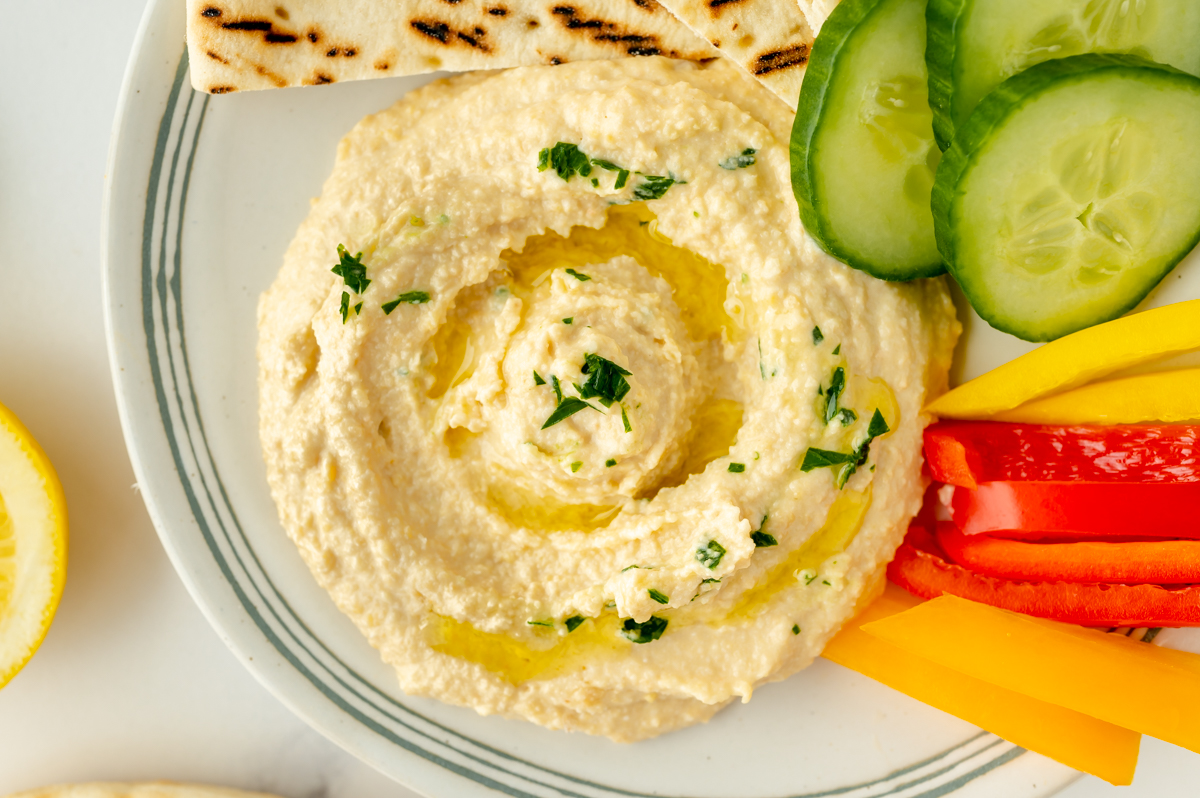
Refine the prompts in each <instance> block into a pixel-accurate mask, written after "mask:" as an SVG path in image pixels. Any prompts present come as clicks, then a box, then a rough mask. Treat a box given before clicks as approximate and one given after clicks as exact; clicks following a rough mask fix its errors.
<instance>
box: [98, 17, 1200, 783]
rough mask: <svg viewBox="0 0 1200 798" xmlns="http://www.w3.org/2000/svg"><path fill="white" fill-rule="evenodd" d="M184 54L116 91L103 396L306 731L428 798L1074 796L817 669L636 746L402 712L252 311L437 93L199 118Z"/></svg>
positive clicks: (1165, 296) (389, 83) (157, 31)
mask: <svg viewBox="0 0 1200 798" xmlns="http://www.w3.org/2000/svg"><path fill="white" fill-rule="evenodd" d="M183 34H184V4H183V3H182V2H180V0H154V2H152V3H151V4H150V6H149V8H148V9H147V13H146V17H145V19H144V20H143V24H142V29H141V32H140V34H139V36H138V40H137V44H136V46H135V50H134V53H133V57H132V59H131V61H130V65H129V70H128V74H127V75H126V81H125V86H124V89H123V93H122V98H121V103H120V111H119V116H118V120H117V126H116V131H115V135H114V139H113V145H112V150H111V153H110V164H109V170H108V174H109V181H110V182H109V185H108V195H107V202H106V210H105V215H106V216H105V225H104V227H105V233H106V236H107V240H106V244H105V256H106V267H105V277H106V283H105V291H106V310H107V314H108V316H107V318H108V334H109V344H110V350H111V355H112V365H113V376H114V381H115V383H116V390H117V396H118V400H119V403H120V410H121V415H122V422H123V424H124V428H125V435H126V439H127V442H128V446H129V450H130V453H131V455H132V458H133V463H134V468H135V470H136V472H137V476H138V482H139V485H140V486H141V490H142V494H143V496H145V498H146V503H147V506H148V507H149V510H150V514H151V516H152V517H153V520H154V523H155V526H156V527H157V529H158V532H159V535H160V536H161V538H162V542H163V545H164V546H165V547H166V550H167V552H168V553H169V554H170V556H171V559H172V561H173V562H174V564H175V567H176V569H177V570H178V571H179V574H180V576H181V577H182V578H183V581H184V582H185V583H186V585H187V587H188V589H189V590H190V591H191V593H192V596H193V597H194V598H195V599H196V601H197V602H198V603H199V605H200V607H201V608H202V609H203V611H204V612H205V614H206V615H207V616H208V619H209V620H210V621H211V622H212V624H213V626H214V627H215V628H216V629H217V631H218V632H219V633H220V634H221V636H222V637H223V639H224V640H225V641H226V643H227V644H228V645H229V646H230V648H232V649H233V651H234V652H235V653H236V654H237V655H238V656H239V657H240V658H241V659H242V660H243V661H244V662H245V664H246V666H247V667H248V668H249V669H250V670H251V671H252V672H253V673H254V674H255V675H256V676H257V677H258V678H259V679H260V680H261V681H262V683H263V684H264V685H266V687H267V688H268V689H270V690H271V691H272V692H273V693H274V694H275V695H276V696H278V697H279V699H280V700H281V701H283V702H284V703H285V704H287V705H288V706H289V707H291V708H292V710H293V711H295V712H296V714H298V715H299V716H300V717H302V718H304V719H305V720H306V721H307V722H308V723H310V724H311V725H312V726H314V727H315V728H317V729H318V730H320V731H321V732H322V733H324V734H325V735H327V736H328V737H329V738H330V739H332V740H333V741H334V742H336V743H337V744H339V745H341V746H342V747H344V748H346V749H347V750H349V751H351V752H353V753H354V754H356V755H358V756H359V757H361V758H362V759H364V760H366V761H367V762H369V763H371V764H372V765H374V766H375V767H377V768H378V769H380V770H381V771H383V772H385V773H387V774H389V775H390V776H392V777H393V778H395V779H397V780H398V781H401V782H403V783H405V784H407V785H409V786H411V787H413V788H414V789H417V790H419V791H421V792H424V793H427V794H429V795H434V796H450V795H454V796H483V795H494V794H495V793H504V794H507V795H511V796H570V797H572V798H585V797H586V798H592V797H597V798H598V797H599V796H625V797H626V798H628V797H631V796H651V795H654V796H691V797H692V798H781V797H782V796H810V797H813V798H815V796H832V795H838V796H843V798H882V796H895V797H896V798H934V796H943V795H948V794H951V793H953V794H954V795H955V796H976V797H978V796H995V797H1002V798H1022V797H1025V798H1028V797H1031V796H1045V795H1049V794H1050V793H1052V792H1054V791H1056V790H1057V789H1058V788H1060V787H1061V786H1063V785H1065V784H1066V783H1069V782H1070V781H1071V780H1072V779H1073V778H1074V777H1075V773H1074V772H1073V771H1071V770H1069V769H1067V768H1064V767H1062V766H1060V765H1057V764H1055V763H1053V762H1050V761H1049V760H1047V759H1044V758H1042V757H1040V756H1038V755H1036V754H1032V753H1029V752H1026V751H1024V750H1023V749H1021V748H1018V747H1015V746H1013V745H1012V744H1010V743H1007V742H1004V741H1002V740H1000V739H998V738H996V737H993V736H992V735H989V734H984V733H981V732H980V731H979V730H978V729H975V728H974V727H971V726H969V725H968V724H965V723H963V722H961V721H959V720H956V719H955V718H952V717H950V716H948V715H945V714H942V713H940V712H938V711H937V710H934V709H931V708H930V707H927V706H925V705H923V704H920V703H918V702H916V701H913V700H911V699H908V698H906V697H905V696H903V695H900V694H898V693H895V692H893V691H891V690H889V689H888V688H885V687H883V686H881V685H879V684H877V683H875V682H872V681H870V680H869V679H865V678H863V677H861V676H859V675H857V674H855V673H852V672H850V671H847V670H844V669H842V668H840V667H838V666H836V665H833V664H831V663H829V662H827V661H825V660H818V661H817V663H816V664H815V665H813V667H811V668H809V669H808V670H806V671H804V672H802V673H800V674H798V675H797V676H794V677H792V678H791V679H789V680H787V681H786V682H783V683H780V684H775V685H771V686H768V687H765V688H763V689H762V690H760V691H758V694H757V695H756V696H755V699H754V700H753V701H752V702H751V703H749V704H744V705H738V706H734V707H731V708H729V709H727V710H725V711H724V712H722V713H720V714H719V715H718V716H717V717H716V719H715V720H713V721H712V722H711V723H708V724H706V725H704V726H699V727H695V728H691V729H687V730H684V731H680V732H675V733H673V734H669V735H667V736H665V737H662V738H659V739H656V740H651V741H648V742H644V743H639V744H636V745H617V744H614V743H611V742H608V741H606V740H602V739H594V738H590V737H586V736H583V735H571V734H565V733H558V732H551V731H547V730H545V729H541V728H538V727H535V726H533V725H531V724H527V723H523V722H520V721H511V720H504V719H501V718H495V717H492V718H484V717H480V716H478V715H476V714H475V713H474V712H472V711H470V710H465V709H459V708H455V707H449V706H444V705H442V704H440V703H438V702H435V701H430V700H425V699H415V698H410V697H407V696H405V695H404V694H403V693H401V692H400V691H399V690H398V689H397V687H396V684H395V680H394V677H393V674H392V672H391V671H390V669H389V668H388V667H386V666H384V665H383V664H382V662H381V661H380V659H379V657H378V655H377V654H376V652H375V651H374V650H373V649H371V648H370V646H368V645H367V643H366V641H365V640H364V639H363V638H362V636H361V635H360V634H359V633H358V631H357V630H356V629H355V628H354V627H353V625H352V624H351V623H350V622H349V621H348V620H347V619H346V618H344V617H343V616H342V615H341V614H340V613H339V612H338V611H337V609H336V608H335V607H334V605H333V603H332V601H331V600H330V599H329V598H328V597H327V596H326V594H325V593H324V592H323V591H322V590H321V589H320V588H319V587H318V586H317V585H316V583H315V582H314V581H313V579H312V577H311V576H310V574H309V572H308V570H307V569H306V567H305V566H304V564H303V563H302V562H301V560H300V557H299V555H298V554H297V552H296V551H295V549H294V547H293V546H292V544H291V543H290V541H289V540H288V539H287V537H286V535H285V534H284V532H283V529H282V528H281V527H280V525H279V522H278V520H277V517H276V513H275V508H274V506H273V504H272V502H271V499H270V496H269V495H268V491H267V485H266V481H265V478H264V474H263V466H262V461H261V457H260V453H259V446H258V435H257V429H256V406H255V405H256V389H255V374H256V370H255V361H254V346H255V341H256V329H255V306H256V302H257V299H258V296H259V294H260V292H261V291H263V290H264V289H265V288H266V287H267V285H268V284H269V283H270V282H271V280H272V279H273V278H274V275H275V272H276V270H277V269H278V267H279V265H280V262H281V258H282V253H283V251H284V248H285V247H286V245H287V243H288V241H289V240H290V239H291V237H292V234H293V233H294V231H295V229H296V227H297V225H298V224H299V223H300V221H301V220H302V219H303V217H304V216H305V214H306V212H307V210H308V202H309V198H311V197H313V196H315V195H316V194H318V193H319V191H320V187H321V184H322V182H323V180H324V178H325V176H326V175H327V173H328V172H329V170H330V169H331V167H332V165H333V157H334V150H335V145H336V143H337V141H338V139H339V138H340V137H341V136H342V135H343V134H344V133H345V132H346V131H348V130H349V129H350V127H351V126H352V125H353V124H354V123H355V122H356V121H357V120H358V119H359V118H360V117H362V116H363V115H365V114H367V113H370V112H373V111H377V110H379V109H381V108H384V107H386V106H388V105H389V104H391V103H392V102H394V101H395V100H396V99H398V98H399V97H400V96H402V95H403V94H404V93H405V92H406V91H408V90H410V89H412V88H414V87H416V86H419V85H421V84H423V83H425V82H427V80H428V78H427V77H421V78H410V79H403V78H398V79H384V80H377V81H370V82H366V83H351V84H342V85H334V86H326V87H320V88H308V89H302V90H296V89H288V90H282V91H271V92H258V93H250V94H234V95H228V96H222V97H209V96H207V95H204V94H199V93H196V92H193V91H192V90H191V88H190V86H189V84H188V80H187V59H186V55H185V53H184V47H183ZM1195 276H1196V274H1195V270H1192V277H1193V278H1194V277H1195ZM1184 282H1187V281H1182V280H1180V279H1178V278H1177V277H1176V276H1174V275H1173V276H1172V277H1171V278H1169V280H1168V283H1167V285H1166V287H1165V289H1164V291H1163V292H1160V293H1162V297H1161V301H1173V300H1174V299H1175V298H1182V297H1184V296H1195V295H1197V294H1198V293H1200V292H1197V291H1195V290H1192V291H1190V292H1188V291H1185V290H1184ZM1190 282H1192V283H1194V282H1195V279H1192V280H1191V281H1190ZM1195 287H1196V286H1194V285H1193V286H1192V288H1193V289H1194V288H1195ZM969 338H970V341H969V344H968V345H967V347H966V348H965V350H964V351H962V352H960V358H959V361H958V366H957V372H956V375H957V376H959V377H962V376H964V375H965V376H971V375H974V374H976V373H979V372H982V371H984V370H986V369H987V368H990V367H992V366H994V365H996V364H998V363H1000V362H1003V361H1005V360H1007V359H1009V358H1011V357H1012V356H1014V355H1015V354H1017V353H1019V352H1021V351H1024V349H1026V348H1027V345H1024V344H1022V343H1021V342H1018V341H1016V340H1015V339H1011V338H1008V337H1007V336H1003V335H1000V334H997V333H994V331H991V330H989V329H988V328H986V326H985V325H982V324H981V323H979V322H978V320H975V323H974V325H971V326H970V332H969Z"/></svg>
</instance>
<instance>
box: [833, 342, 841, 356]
mask: <svg viewBox="0 0 1200 798" xmlns="http://www.w3.org/2000/svg"><path fill="white" fill-rule="evenodd" d="M833 353H834V354H835V355H840V354H841V353H842V345H841V344H838V345H837V346H835V347H834V348H833Z"/></svg>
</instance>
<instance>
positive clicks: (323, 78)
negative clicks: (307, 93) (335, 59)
mask: <svg viewBox="0 0 1200 798" xmlns="http://www.w3.org/2000/svg"><path fill="white" fill-rule="evenodd" d="M323 83H333V78H332V77H330V76H329V75H326V74H325V73H324V72H317V73H316V74H314V75H313V78H312V80H311V81H310V84H311V85H313V86H320V85H321V84H323Z"/></svg>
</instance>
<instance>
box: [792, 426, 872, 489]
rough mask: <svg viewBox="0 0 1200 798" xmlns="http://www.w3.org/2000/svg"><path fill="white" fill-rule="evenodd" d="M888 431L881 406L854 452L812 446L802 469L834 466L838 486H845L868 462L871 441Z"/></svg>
mask: <svg viewBox="0 0 1200 798" xmlns="http://www.w3.org/2000/svg"><path fill="white" fill-rule="evenodd" d="M888 432H890V429H889V427H888V424H887V421H885V420H884V418H883V413H880V412H879V408H875V414H874V415H873V416H871V423H870V424H868V425H867V437H866V438H864V439H863V442H862V443H860V444H859V445H858V446H857V448H855V450H854V451H853V452H849V453H846V452H831V451H829V450H828V449H817V448H816V447H811V446H810V447H809V449H808V451H806V452H805V453H804V462H802V463H801V464H800V470H801V471H806V472H807V471H813V470H815V469H818V468H832V469H834V480H835V482H836V483H837V486H838V488H843V487H845V486H846V483H847V482H848V481H849V480H850V477H852V476H854V472H856V471H858V469H859V468H861V467H862V466H863V465H864V464H866V462H867V457H868V455H870V453H871V441H873V440H875V439H876V438H878V437H879V436H880V435H885V434H887V433H888Z"/></svg>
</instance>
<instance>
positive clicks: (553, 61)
mask: <svg viewBox="0 0 1200 798" xmlns="http://www.w3.org/2000/svg"><path fill="white" fill-rule="evenodd" d="M561 63H562V59H561V58H559V57H558V56H556V55H552V56H550V66H558V65H559V64H561Z"/></svg>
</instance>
